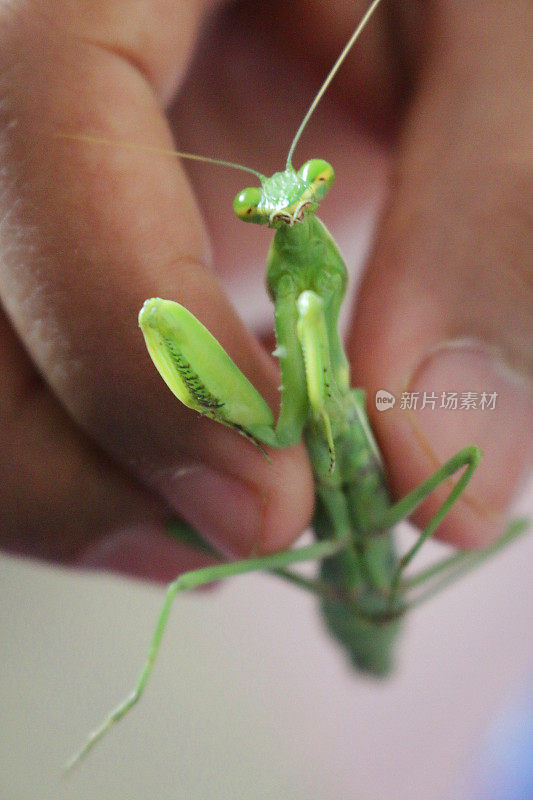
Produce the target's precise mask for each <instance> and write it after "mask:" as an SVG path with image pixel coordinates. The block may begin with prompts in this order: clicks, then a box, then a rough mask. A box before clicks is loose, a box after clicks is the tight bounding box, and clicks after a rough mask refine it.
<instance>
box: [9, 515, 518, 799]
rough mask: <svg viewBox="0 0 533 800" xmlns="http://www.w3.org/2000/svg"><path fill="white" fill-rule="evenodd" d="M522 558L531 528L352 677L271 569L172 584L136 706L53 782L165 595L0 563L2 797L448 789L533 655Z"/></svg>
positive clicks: (131, 662) (366, 795) (132, 665)
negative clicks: (158, 646) (389, 652)
mask: <svg viewBox="0 0 533 800" xmlns="http://www.w3.org/2000/svg"><path fill="white" fill-rule="evenodd" d="M529 505H530V506H531V503H530V504H529ZM532 561H533V537H531V535H529V536H526V537H524V538H523V539H522V540H520V541H519V542H517V543H515V544H514V546H512V547H510V548H509V549H508V550H507V551H506V552H504V553H502V554H500V555H499V556H498V557H497V558H495V559H494V560H493V561H491V562H489V563H487V564H486V565H484V566H483V567H482V568H481V569H480V570H479V571H478V572H477V573H474V574H472V575H471V576H469V577H467V578H465V579H463V580H462V581H461V582H460V583H459V584H457V585H456V586H455V587H454V588H453V589H450V590H449V591H447V592H446V593H444V594H443V595H441V596H439V597H438V598H437V599H434V600H433V601H431V602H430V603H428V604H427V605H426V606H423V607H422V608H420V609H419V610H417V611H416V612H415V613H413V615H412V616H411V617H410V618H409V620H408V623H407V625H406V630H405V634H404V636H403V637H402V640H401V642H400V644H399V648H398V649H399V653H398V655H399V664H398V670H397V672H396V674H395V676H394V677H393V678H392V679H391V680H390V681H388V682H373V681H371V680H369V679H364V678H362V677H360V676H359V675H356V674H353V673H351V672H350V671H349V670H348V668H347V666H346V663H345V660H344V658H343V656H342V654H341V653H340V651H339V650H338V648H337V647H336V645H335V644H334V643H333V642H332V641H331V640H330V639H329V638H328V637H327V636H326V634H325V633H324V631H323V629H322V625H321V622H320V619H319V616H318V613H317V610H316V604H315V602H314V601H313V600H312V599H311V598H310V597H308V596H306V595H305V594H304V593H302V592H300V591H299V590H297V589H293V588H291V587H286V586H284V585H283V584H282V583H281V582H280V581H279V580H276V579H275V578H273V577H268V576H261V575H257V576H249V577H242V578H238V579H234V580H233V581H231V582H228V583H227V584H225V585H224V586H222V587H221V588H220V589H219V590H218V591H217V592H211V593H207V594H203V595H198V594H196V595H194V596H183V597H181V598H179V600H178V601H177V603H176V605H175V608H174V612H173V614H172V616H171V621H170V624H169V628H168V631H167V635H166V638H165V641H164V645H163V648H162V652H161V655H160V659H159V661H158V663H157V666H156V669H155V672H154V674H153V678H152V681H151V683H150V685H149V688H148V690H147V693H146V695H145V697H144V698H143V700H142V702H141V703H140V705H139V706H138V707H137V709H135V710H134V711H133V712H132V713H131V715H130V716H129V718H127V719H126V720H124V721H123V722H122V723H121V724H120V725H118V726H117V727H116V728H115V730H114V731H112V732H111V733H110V734H109V736H108V738H106V739H104V740H103V741H102V742H101V744H100V746H99V747H98V748H97V749H95V750H94V751H93V753H92V755H91V756H90V757H89V759H88V760H87V761H86V762H85V763H84V764H82V765H81V767H80V768H79V769H78V770H77V771H76V772H75V773H74V774H73V775H71V776H70V777H69V778H67V779H62V778H61V775H60V770H61V765H62V763H63V762H64V761H65V759H66V758H67V757H68V756H69V755H70V754H71V753H72V751H73V750H74V749H76V748H77V746H78V745H79V744H80V743H81V742H82V740H83V739H84V737H85V735H86V734H87V732H88V731H89V729H91V728H92V727H94V726H95V725H96V724H97V723H99V722H100V721H101V719H102V717H103V716H104V715H105V713H106V712H107V711H108V710H109V709H110V708H111V707H112V706H113V705H115V704H116V703H117V701H118V700H120V699H122V698H123V696H124V695H125V693H126V691H127V690H128V689H129V688H130V687H131V685H132V684H133V681H134V679H135V677H136V675H137V672H138V669H139V667H140V665H141V662H142V659H143V656H144V654H145V650H146V646H147V643H148V640H149V638H150V636H151V633H152V627H153V624H154V621H155V618H156V615H157V612H158V609H159V606H160V603H161V601H162V590H160V589H156V588H154V587H150V586H146V585H143V584H139V583H135V582H127V581H125V580H122V579H119V578H114V577H111V576H104V575H96V574H95V575H90V574H84V573H81V572H76V573H75V572H68V571H62V570H60V569H53V568H46V567H42V566H37V565H33V564H31V563H30V562H23V561H19V560H16V559H10V558H3V559H2V560H0V631H1V652H2V670H1V673H0V716H1V719H2V733H1V735H0V763H1V765H2V768H1V771H0V796H1V798H2V800H34V798H37V797H38V798H39V799H40V800H52V798H53V800H63V799H65V800H66V799H67V798H76V800H101V799H102V798H113V800H121V798H124V799H126V798H127V800H141V798H143V800H145V799H147V798H158V800H175V799H176V798H178V800H181V798H184V799H185V798H201V800H211V799H213V800H214V799H215V798H216V800H237V799H240V798H250V800H252V798H253V800H262V799H263V798H264V799H265V800H267V798H268V800H272V799H273V798H276V799H277V798H283V799H285V798H292V799H294V800H300V798H301V800H304V798H306V800H307V798H310V797H312V798H314V800H331V798H354V800H355V799H357V800H359V798H360V799H361V800H363V799H364V800H385V798H387V800H388V798H394V800H403V798H409V800H444V798H445V797H446V796H447V794H448V789H449V788H450V787H452V786H453V785H454V784H455V783H456V781H457V776H458V775H460V774H461V772H462V771H463V770H464V769H465V768H466V765H467V764H468V762H469V759H470V757H471V755H472V753H473V752H475V751H476V749H477V746H478V743H479V741H480V739H481V737H482V735H483V732H484V730H485V728H486V726H487V724H488V723H489V722H490V720H491V719H492V717H493V716H494V715H495V714H496V713H497V712H498V711H499V710H500V708H501V705H502V703H503V702H504V701H505V699H506V697H507V695H508V694H509V693H510V691H511V690H512V687H513V686H515V685H516V683H517V682H519V681H523V680H524V678H525V676H526V674H527V669H528V662H529V665H531V660H532V655H533V654H532V649H531V639H530V636H531V634H530V631H531V628H532V622H533V613H532V608H533V604H532V599H533V598H532V595H533V592H532V582H531V577H530V576H531V563H532Z"/></svg>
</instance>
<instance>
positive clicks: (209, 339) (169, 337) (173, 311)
mask: <svg viewBox="0 0 533 800" xmlns="http://www.w3.org/2000/svg"><path fill="white" fill-rule="evenodd" d="M276 321H277V326H278V352H279V357H280V361H281V364H282V367H281V369H282V378H283V381H284V384H283V387H282V401H281V413H280V418H279V421H278V424H277V425H276V426H275V425H274V417H273V415H272V412H271V410H270V408H269V407H268V405H267V403H266V402H265V400H263V398H262V397H261V395H260V394H259V392H258V391H257V390H256V389H255V388H254V387H253V386H252V384H251V383H250V381H249V380H248V378H246V377H245V375H243V373H242V372H241V371H240V369H239V368H238V367H237V366H236V364H235V363H234V362H233V361H232V359H231V358H230V357H229V355H228V354H227V353H226V351H225V350H224V348H223V347H222V346H221V345H220V344H219V342H218V341H217V340H216V339H215V337H214V336H213V335H212V334H211V333H210V332H209V331H208V330H207V328H205V326H204V325H202V323H201V322H199V321H198V320H197V319H196V317H195V316H194V315H193V314H191V312H190V311H188V310H187V309H186V308H184V307H183V306H182V305H180V304H179V303H175V302H173V301H171V300H161V299H160V298H157V297H154V298H152V299H150V300H147V301H146V302H145V304H144V305H143V307H142V309H141V312H140V314H139V325H140V327H141V330H142V332H143V334H144V338H145V341H146V345H147V347H148V351H149V353H150V355H151V357H152V360H153V362H154V364H155V365H156V367H157V369H158V370H159V373H160V375H161V376H162V378H163V379H164V381H165V383H166V384H167V386H168V387H169V388H170V389H171V391H172V392H173V393H174V394H175V395H176V397H178V399H179V400H181V402H182V403H184V404H185V405H186V406H188V407H189V408H192V409H194V410H195V411H198V412H199V413H200V414H203V415H204V416H207V417H210V418H211V419H214V420H216V421H217V422H221V423H222V424H224V425H227V426H228V427H230V428H233V429H234V430H236V431H238V432H239V433H241V434H243V435H244V436H246V437H247V438H249V439H251V440H252V441H254V442H262V443H263V444H266V445H269V446H270V447H288V446H290V445H292V444H296V443H297V442H299V441H300V438H301V435H302V428H303V426H304V423H305V420H306V418H307V394H306V386H305V376H304V373H303V362H302V370H300V371H298V370H294V369H293V366H292V364H293V362H294V361H295V362H296V364H298V359H299V360H300V361H302V354H301V352H298V353H295V352H294V350H295V349H296V348H299V343H298V340H297V338H296V336H295V335H294V332H293V331H291V325H293V326H294V328H295V327H296V321H297V309H296V299H295V295H294V293H289V294H287V295H286V296H282V298H281V300H280V303H279V307H278V308H277V318H276ZM289 356H290V358H291V359H292V360H291V362H290V363H291V368H290V369H287V368H284V363H286V360H287V358H288V357H289Z"/></svg>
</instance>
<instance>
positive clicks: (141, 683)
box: [65, 540, 347, 771]
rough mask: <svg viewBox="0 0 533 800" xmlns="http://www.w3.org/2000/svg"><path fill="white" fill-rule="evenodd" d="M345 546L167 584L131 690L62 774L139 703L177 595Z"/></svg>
mask: <svg viewBox="0 0 533 800" xmlns="http://www.w3.org/2000/svg"><path fill="white" fill-rule="evenodd" d="M346 545H347V540H342V541H341V540H336V541H327V542H317V543H315V544H311V545H309V546H307V547H301V548H299V549H297V550H286V551H284V552H281V553H273V554H271V555H268V556H263V557H259V558H250V559H246V560H243V561H235V562H233V563H231V564H215V565H214V566H210V567H202V568H201V569H197V570H194V571H193V572H186V573H184V574H183V575H180V576H179V577H178V578H176V580H175V581H173V582H172V583H170V584H169V585H168V587H167V591H166V595H165V600H164V603H163V607H162V609H161V611H160V614H159V617H158V620H157V625H156V628H155V631H154V634H153V637H152V641H151V643H150V647H149V650H148V655H147V658H146V661H145V664H144V666H143V668H142V670H141V674H140V675H139V678H138V680H137V683H136V684H135V687H134V688H133V690H132V691H131V693H130V694H129V695H128V696H127V698H126V699H125V700H124V701H123V702H122V703H121V704H120V705H119V706H117V708H116V709H115V710H114V711H112V712H111V713H110V714H109V716H108V717H107V718H106V719H105V720H104V722H103V723H102V724H101V725H100V727H98V728H96V730H94V731H93V732H92V733H91V734H90V736H89V738H88V739H87V742H86V743H85V745H84V746H83V748H82V749H81V750H80V751H79V753H77V754H76V755H75V756H74V757H73V758H72V759H71V760H70V761H69V762H68V764H67V765H66V767H65V771H68V770H70V769H72V768H73V767H74V766H75V765H76V764H77V763H78V762H79V761H81V759H83V758H84V757H85V756H86V755H87V753H88V752H89V751H90V750H91V749H92V748H93V747H94V745H95V744H96V743H97V742H98V741H99V740H100V739H101V738H102V737H103V736H104V734H106V733H107V731H108V730H109V729H110V728H111V727H112V726H113V725H114V724H115V722H118V721H119V720H121V719H122V717H124V716H125V715H126V714H127V713H128V711H129V710H130V709H131V708H132V707H133V706H134V705H135V704H136V703H137V702H138V701H139V699H140V697H141V695H142V693H143V691H144V689H145V686H146V683H147V681H148V678H149V677H150V674H151V672H152V669H153V667H154V663H155V660H156V657H157V654H158V652H159V647H160V645H161V640H162V638H163V634H164V632H165V628H166V624H167V621H168V618H169V615H170V610H171V607H172V603H173V601H174V598H175V597H176V595H177V594H179V593H180V592H185V591H188V590H189V589H196V588H198V587H199V586H204V585H205V584H206V583H212V582H213V581H219V580H222V579H224V578H230V577H232V576H234V575H243V574H245V573H247V572H255V571H257V570H262V569H265V570H272V571H277V570H283V569H284V568H285V567H287V566H289V565H290V564H296V563H299V562H302V561H314V560H317V559H322V558H326V557H327V556H331V555H334V554H335V553H338V552H339V551H341V550H342V549H343V548H344V547H346Z"/></svg>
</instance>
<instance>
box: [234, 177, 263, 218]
mask: <svg viewBox="0 0 533 800" xmlns="http://www.w3.org/2000/svg"><path fill="white" fill-rule="evenodd" d="M262 197H263V192H262V190H261V189H260V188H259V187H258V186H250V187H249V188H248V189H243V191H242V192H240V193H239V194H238V195H237V197H236V198H235V200H234V201H233V210H234V211H235V213H236V214H237V216H238V217H239V219H242V220H243V221H244V222H257V223H259V224H261V223H265V222H267V219H266V217H265V214H264V213H263V212H261V211H258V206H259V203H260V202H261V199H262Z"/></svg>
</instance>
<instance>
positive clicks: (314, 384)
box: [296, 290, 338, 474]
mask: <svg viewBox="0 0 533 800" xmlns="http://www.w3.org/2000/svg"><path fill="white" fill-rule="evenodd" d="M297 305H298V324H297V327H296V330H297V334H298V339H299V342H300V345H301V347H302V352H303V355H304V364H305V376H306V380H307V394H308V397H309V405H310V407H311V410H312V412H313V414H314V416H315V419H317V420H318V419H320V420H322V423H323V425H324V432H325V435H326V439H327V442H328V449H329V456H330V465H329V473H330V474H331V473H332V472H333V470H334V468H335V445H334V443H333V432H332V428H331V418H330V413H329V410H328V404H330V403H331V402H332V401H333V397H334V394H338V393H337V392H336V391H335V385H334V377H333V373H332V369H331V361H330V353H329V339H328V332H327V325H326V319H325V315H324V301H323V299H322V298H321V297H320V296H319V295H318V294H316V292H313V291H311V290H308V291H305V292H302V293H301V295H300V296H299V297H298V301H297Z"/></svg>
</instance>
